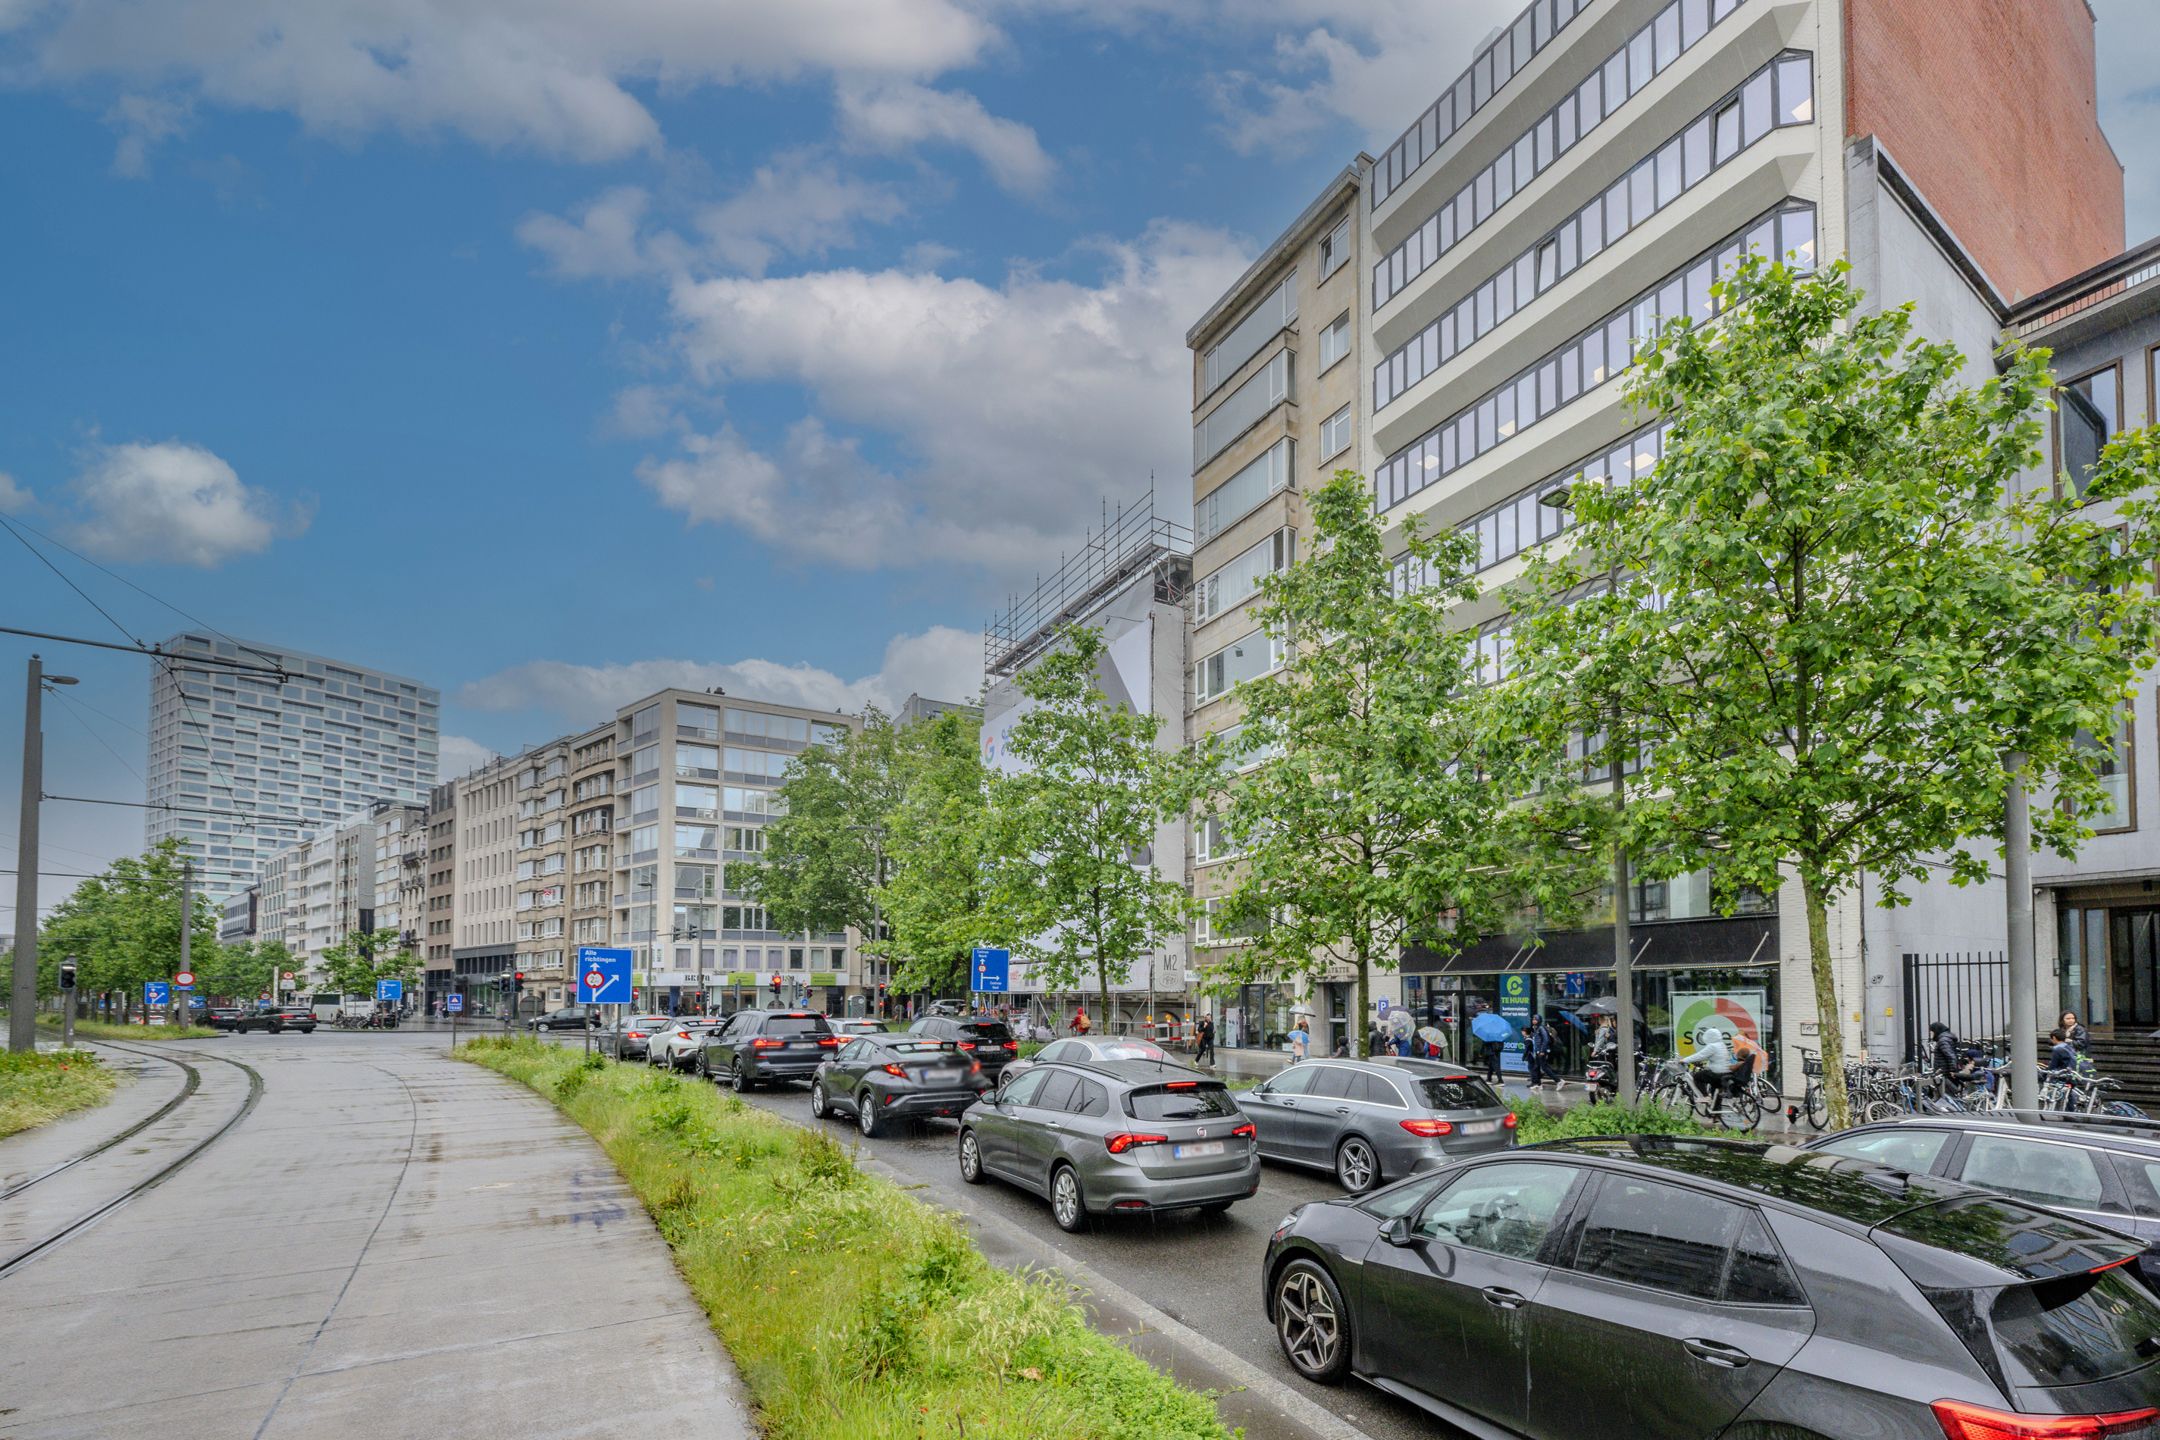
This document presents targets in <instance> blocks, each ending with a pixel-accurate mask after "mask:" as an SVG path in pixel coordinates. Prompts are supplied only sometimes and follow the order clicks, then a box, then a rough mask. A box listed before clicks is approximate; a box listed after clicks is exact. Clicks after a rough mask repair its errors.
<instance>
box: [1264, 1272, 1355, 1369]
mask: <svg viewBox="0 0 2160 1440" xmlns="http://www.w3.org/2000/svg"><path fill="white" fill-rule="evenodd" d="M1275 1339H1276V1340H1277V1342H1278V1343H1280V1344H1281V1346H1282V1352H1283V1358H1284V1359H1286V1360H1288V1361H1289V1362H1290V1365H1291V1368H1293V1369H1295V1370H1296V1371H1297V1372H1298V1374H1300V1375H1302V1376H1304V1377H1305V1378H1306V1379H1307V1380H1313V1381H1317V1382H1319V1383H1320V1384H1322V1385H1333V1384H1335V1383H1336V1382H1337V1381H1339V1380H1341V1379H1342V1378H1343V1376H1344V1375H1346V1374H1348V1373H1349V1371H1350V1325H1349V1319H1348V1317H1347V1316H1346V1315H1345V1314H1344V1310H1343V1300H1342V1292H1341V1291H1340V1290H1338V1289H1336V1288H1335V1281H1334V1278H1333V1277H1332V1276H1330V1275H1329V1274H1328V1273H1327V1271H1325V1270H1323V1269H1321V1268H1320V1266H1318V1265H1316V1264H1314V1263H1313V1262H1312V1261H1310V1260H1293V1261H1291V1262H1290V1263H1289V1264H1288V1265H1286V1266H1284V1267H1283V1272H1282V1274H1281V1275H1279V1276H1277V1277H1276V1279H1275Z"/></svg>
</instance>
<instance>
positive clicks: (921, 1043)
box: [810, 1035, 990, 1136]
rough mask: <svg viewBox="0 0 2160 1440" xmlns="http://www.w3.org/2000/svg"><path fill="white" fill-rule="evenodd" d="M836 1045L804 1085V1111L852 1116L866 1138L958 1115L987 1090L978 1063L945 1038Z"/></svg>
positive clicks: (868, 1038)
mask: <svg viewBox="0 0 2160 1440" xmlns="http://www.w3.org/2000/svg"><path fill="white" fill-rule="evenodd" d="M842 1043H843V1046H844V1048H843V1049H841V1051H840V1052H839V1053H838V1054H836V1055H832V1056H831V1058H830V1059H828V1060H826V1061H825V1063H824V1064H822V1065H820V1066H818V1068H817V1074H816V1075H815V1076H814V1077H813V1078H812V1079H811V1081H810V1113H811V1114H812V1115H815V1116H817V1118H818V1119H820V1120H823V1119H824V1118H825V1117H827V1116H828V1115H834V1114H840V1115H853V1116H854V1117H855V1123H856V1125H857V1126H858V1127H860V1128H861V1130H862V1133H863V1134H864V1135H866V1136H870V1135H876V1134H879V1133H880V1127H881V1126H883V1125H885V1124H886V1123H887V1122H889V1121H893V1120H903V1119H917V1118H920V1117H922V1116H925V1115H958V1114H959V1113H960V1112H961V1111H963V1110H965V1109H967V1107H968V1106H970V1105H972V1104H974V1103H975V1100H976V1097H978V1096H980V1095H981V1094H982V1092H983V1091H984V1090H987V1089H988V1088H990V1080H989V1077H988V1076H986V1075H985V1074H984V1073H983V1068H982V1063H981V1062H980V1061H978V1060H976V1059H975V1058H974V1057H972V1056H970V1055H969V1054H968V1053H967V1052H966V1051H964V1050H962V1049H961V1048H960V1047H959V1046H957V1045H955V1044H953V1042H952V1041H950V1040H932V1039H930V1038H929V1037H928V1036H925V1035H864V1036H859V1037H857V1038H855V1039H852V1040H845V1041H843V1042H842ZM828 1053H829V1052H828Z"/></svg>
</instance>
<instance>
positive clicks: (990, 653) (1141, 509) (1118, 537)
mask: <svg viewBox="0 0 2160 1440" xmlns="http://www.w3.org/2000/svg"><path fill="white" fill-rule="evenodd" d="M1192 551H1193V535H1192V530H1191V529H1190V528H1189V527H1187V526H1184V525H1180V524H1178V523H1177V522H1176V521H1174V520H1170V519H1167V518H1165V517H1163V516H1160V515H1157V514H1156V513H1155V490H1154V487H1153V485H1150V486H1149V487H1148V491H1147V493H1146V494H1145V495H1142V496H1141V497H1139V498H1138V499H1137V500H1134V501H1131V502H1130V503H1128V504H1125V505H1121V506H1119V507H1118V508H1117V510H1116V511H1114V512H1113V511H1111V510H1110V508H1109V506H1108V504H1107V502H1106V503H1105V505H1104V508H1103V520H1102V525H1101V527H1100V528H1099V529H1096V530H1094V531H1091V532H1090V533H1089V535H1088V538H1087V542H1086V543H1085V544H1083V545H1082V546H1081V547H1080V552H1079V553H1078V554H1077V555H1071V556H1068V557H1066V558H1065V560H1064V561H1063V563H1061V564H1060V565H1059V566H1058V568H1057V569H1056V570H1055V571H1053V572H1052V573H1051V574H1050V575H1049V576H1047V577H1045V578H1040V579H1038V580H1037V581H1036V582H1035V588H1034V589H1033V590H1031V591H1029V592H1028V593H1027V594H1026V595H1015V596H1014V597H1012V602H1011V604H1010V605H1008V606H1007V607H1006V609H1005V610H1004V611H1003V612H1002V613H1000V614H998V615H997V616H995V617H993V618H992V619H991V621H990V623H989V625H988V626H987V627H985V629H984V631H983V671H984V673H985V674H986V675H988V676H990V677H991V678H993V679H1006V678H1009V677H1011V676H1012V675H1013V674H1014V672H1016V671H1018V670H1019V669H1020V668H1021V667H1022V666H1024V665H1026V664H1027V663H1028V662H1029V661H1030V660H1032V659H1033V658H1034V657H1035V656H1036V655H1038V654H1040V653H1041V652H1042V650H1043V648H1044V647H1045V646H1047V645H1048V644H1049V643H1050V642H1051V641H1052V640H1053V639H1055V638H1056V636H1057V633H1058V631H1060V630H1062V629H1064V628H1065V627H1066V626H1067V625H1072V624H1077V623H1079V622H1080V621H1082V620H1084V619H1085V618H1086V617H1087V616H1088V615H1089V614H1090V613H1091V612H1093V611H1094V610H1095V609H1096V608H1097V607H1098V606H1100V605H1101V604H1102V603H1103V602H1104V601H1106V600H1108V599H1109V598H1110V597H1111V596H1113V595H1116V594H1117V593H1119V592H1120V591H1122V590H1124V589H1125V588H1126V587H1127V586H1128V585H1131V584H1133V583H1134V582H1135V581H1137V580H1139V579H1141V578H1142V577H1143V576H1146V575H1148V574H1149V573H1151V572H1152V573H1153V575H1154V579H1155V598H1156V599H1157V600H1159V601H1161V602H1162V603H1164V604H1166V605H1180V604H1183V603H1184V600H1185V594H1186V592H1187V591H1188V590H1190V589H1191V588H1192Z"/></svg>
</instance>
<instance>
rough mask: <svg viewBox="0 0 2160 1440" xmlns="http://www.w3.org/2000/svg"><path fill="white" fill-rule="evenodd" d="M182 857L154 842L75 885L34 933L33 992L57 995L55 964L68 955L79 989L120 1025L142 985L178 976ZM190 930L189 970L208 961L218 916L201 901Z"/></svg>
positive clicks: (172, 846)
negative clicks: (35, 981)
mask: <svg viewBox="0 0 2160 1440" xmlns="http://www.w3.org/2000/svg"><path fill="white" fill-rule="evenodd" d="M183 857H184V852H183V850H182V848H181V845H180V842H179V841H178V840H177V839H171V838H168V839H165V840H160V841H159V842H158V843H157V844H156V845H153V846H152V847H151V848H150V849H149V850H147V851H145V852H144V853H143V854H142V855H139V856H134V855H130V856H124V857H122V858H121V859H118V860H115V861H113V863H112V864H110V865H108V866H107V867H105V869H104V870H103V871H102V872H100V873H99V874H98V875H97V876H96V877H95V878H93V879H89V880H85V881H83V882H82V883H80V884H79V885H77V886H76V887H75V889H74V890H73V892H71V893H70V894H69V895H68V897H67V899H65V900H63V901H61V902H60V904H59V905H57V906H56V907H54V909H53V913H52V914H51V915H50V916H48V917H47V918H46V921H45V923H44V925H43V927H42V928H41V929H40V931H39V936H38V960H39V965H38V969H39V975H38V984H39V989H40V990H41V991H42V992H43V993H47V994H50V993H51V992H52V991H53V990H54V989H55V988H57V986H58V984H59V964H60V961H61V960H62V959H63V958H64V957H66V956H69V955H73V956H75V957H76V961H77V965H78V969H77V980H76V983H77V985H78V987H79V988H80V989H82V990H83V991H85V992H86V993H88V994H90V995H92V996H94V997H97V999H98V1000H99V1002H100V1005H101V1007H102V1008H106V1009H114V1008H117V1010H118V1012H119V1013H120V1014H121V1015H122V1016H123V1017H126V1016H128V1015H131V1014H132V1013H133V1011H134V1009H135V1007H136V1005H137V1004H139V1003H140V1001H141V999H142V987H143V983H144V982H145V981H150V980H170V979H171V978H172V977H173V976H174V975H176V974H178V973H179V970H180V890H181V872H182V867H183ZM190 928H191V931H192V933H191V934H190V936H189V950H190V962H191V963H192V962H193V958H194V957H196V956H209V955H213V954H214V953H215V950H216V946H217V916H216V914H215V913H214V911H213V909H212V907H210V906H208V905H204V904H202V903H201V902H200V897H198V899H197V903H196V905H195V908H194V914H193V924H192V926H191V927H190Z"/></svg>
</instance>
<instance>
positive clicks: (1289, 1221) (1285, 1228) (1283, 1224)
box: [1270, 1202, 1310, 1243]
mask: <svg viewBox="0 0 2160 1440" xmlns="http://www.w3.org/2000/svg"><path fill="white" fill-rule="evenodd" d="M1308 1203H1310V1202H1308ZM1304 1213H1305V1206H1303V1205H1300V1206H1298V1207H1297V1209H1295V1210H1292V1211H1291V1212H1290V1213H1289V1214H1287V1215H1285V1216H1283V1217H1282V1219H1281V1220H1279V1221H1277V1222H1276V1225H1275V1234H1274V1237H1273V1239H1274V1240H1280V1239H1282V1237H1283V1236H1285V1235H1287V1234H1289V1233H1290V1227H1291V1226H1293V1225H1295V1224H1297V1222H1298V1216H1300V1215H1303V1214H1304ZM1270 1243H1273V1242H1272V1241H1270Z"/></svg>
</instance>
